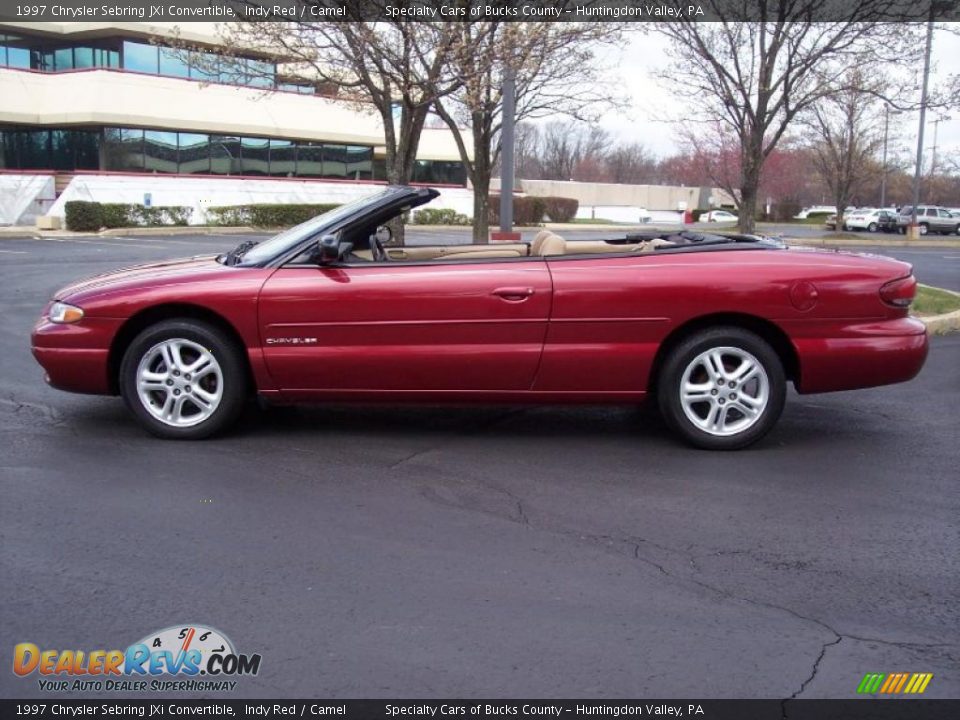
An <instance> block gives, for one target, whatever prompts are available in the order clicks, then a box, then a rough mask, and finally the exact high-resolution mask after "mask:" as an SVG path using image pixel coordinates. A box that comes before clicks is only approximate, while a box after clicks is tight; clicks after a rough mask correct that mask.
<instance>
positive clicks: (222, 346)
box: [119, 319, 247, 440]
mask: <svg viewBox="0 0 960 720" xmlns="http://www.w3.org/2000/svg"><path fill="white" fill-rule="evenodd" d="M242 357H243V356H242V349H241V348H238V347H237V345H236V343H235V342H234V341H233V340H232V338H230V337H229V336H228V335H227V334H226V333H225V332H223V331H222V330H220V329H219V328H218V327H215V326H214V325H210V324H208V323H205V322H201V321H198V320H190V319H180V320H165V321H163V322H159V323H157V324H156V325H152V326H150V327H148V328H147V329H145V330H144V331H143V332H141V333H140V334H139V335H137V337H136V338H135V339H134V340H133V342H132V343H130V347H128V348H127V351H126V353H124V356H123V362H122V363H121V365H120V377H119V385H120V394H121V395H122V396H123V399H124V402H125V403H126V405H127V407H128V408H129V409H130V411H131V412H132V413H133V415H134V417H136V419H137V422H139V423H140V425H142V426H143V427H144V428H145V429H146V430H147V431H148V432H150V433H152V434H154V435H156V436H157V437H161V438H167V439H176V440H199V439H201V438H206V437H210V436H211V435H214V434H216V433H219V432H222V431H223V430H225V429H226V428H228V427H229V426H230V425H232V424H233V423H234V422H235V421H236V420H237V418H238V417H239V416H240V413H241V412H242V410H243V404H244V399H245V397H246V391H247V380H246V378H247V374H246V368H245V366H244V363H243V360H242Z"/></svg>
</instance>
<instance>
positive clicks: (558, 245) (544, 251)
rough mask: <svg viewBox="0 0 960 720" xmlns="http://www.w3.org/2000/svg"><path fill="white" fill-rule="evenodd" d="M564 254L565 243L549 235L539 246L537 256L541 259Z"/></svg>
mask: <svg viewBox="0 0 960 720" xmlns="http://www.w3.org/2000/svg"><path fill="white" fill-rule="evenodd" d="M566 252H567V241H566V240H564V239H563V238H562V237H560V236H559V235H554V234H553V233H550V234H549V235H547V237H546V239H544V241H543V242H542V243H541V244H540V252H539V253H537V254H538V255H540V256H542V257H546V256H547V255H563V254H565V253H566Z"/></svg>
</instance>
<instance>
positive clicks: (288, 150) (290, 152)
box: [270, 140, 297, 177]
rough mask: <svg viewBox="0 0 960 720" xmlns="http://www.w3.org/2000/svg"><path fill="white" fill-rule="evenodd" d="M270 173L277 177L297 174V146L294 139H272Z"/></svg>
mask: <svg viewBox="0 0 960 720" xmlns="http://www.w3.org/2000/svg"><path fill="white" fill-rule="evenodd" d="M270 174H271V175H274V176H276V177H294V176H295V175H296V174H297V146H296V144H295V143H294V142H293V141H292V140H271V141H270Z"/></svg>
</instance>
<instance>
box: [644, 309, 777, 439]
mask: <svg viewBox="0 0 960 720" xmlns="http://www.w3.org/2000/svg"><path fill="white" fill-rule="evenodd" d="M717 357H719V358H720V361H721V364H722V371H721V372H719V373H718V372H717V369H716V364H715V359H716V358H717ZM738 362H739V363H740V364H739V365H738V364H737V363H738ZM747 363H752V364H753V366H754V367H753V369H750V368H749V367H748V365H747ZM711 368H712V369H711ZM740 370H742V371H743V372H745V373H746V378H747V380H746V382H741V380H739V379H738V378H736V377H735V373H736V372H738V371H740ZM721 380H722V385H721V384H720V382H721ZM688 381H689V382H691V383H693V384H695V385H702V391H700V392H698V391H692V392H690V393H689V394H688V395H687V397H686V399H684V398H682V397H681V395H682V393H683V388H684V385H685V384H687V382H688ZM731 382H733V383H739V384H735V385H734V386H733V387H731V386H730V383H731ZM786 386H787V383H786V376H785V374H784V371H783V364H782V363H781V362H780V358H779V357H778V356H777V353H776V352H775V351H774V349H773V348H772V347H770V345H769V343H767V342H766V341H765V340H764V339H763V338H761V337H760V336H759V335H757V334H756V333H753V332H750V331H749V330H744V329H742V328H738V327H716V328H711V329H709V330H704V331H701V332H698V333H696V334H695V335H691V336H690V337H688V338H687V339H685V340H683V341H682V342H681V343H680V344H679V345H678V346H677V347H675V348H674V349H673V350H672V351H671V352H670V354H669V356H668V357H667V359H666V361H665V362H664V364H663V368H662V369H661V371H660V374H659V376H658V400H659V404H660V411H661V413H662V414H663V417H664V420H665V421H666V422H667V424H668V425H669V426H670V427H671V428H672V429H673V430H674V431H675V432H676V433H678V434H679V435H680V436H681V437H682V438H683V439H684V440H685V441H686V442H688V443H689V444H691V445H693V446H695V447H698V448H703V449H705V450H738V449H740V448H744V447H746V446H748V445H751V444H752V443H755V442H756V441H757V440H759V439H760V438H762V437H763V436H764V435H766V434H767V433H768V432H770V430H771V429H772V428H773V426H774V425H776V423H777V420H778V419H779V418H780V413H782V412H783V405H784V402H785V399H786ZM721 387H722V390H721ZM698 390H699V389H698ZM700 397H702V398H703V399H702V400H698V399H697V398H700ZM747 398H750V402H749V403H747V402H745V401H746V399H747ZM727 403H729V405H728V404H727ZM724 407H726V410H723V408H724ZM751 409H752V410H753V411H755V413H756V414H755V415H754V416H752V417H751V416H750V415H749V414H748V412H747V410H751ZM731 410H732V411H733V412H730V411H731ZM711 420H716V421H720V424H719V426H718V427H716V428H715V429H708V428H709V425H710V423H711Z"/></svg>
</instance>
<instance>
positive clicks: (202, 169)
mask: <svg viewBox="0 0 960 720" xmlns="http://www.w3.org/2000/svg"><path fill="white" fill-rule="evenodd" d="M178 140H179V143H178V144H179V147H180V162H179V168H180V170H179V172H180V174H181V175H186V174H189V175H198V174H199V175H207V174H209V173H210V136H209V135H199V134H197V133H179V138H178Z"/></svg>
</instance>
